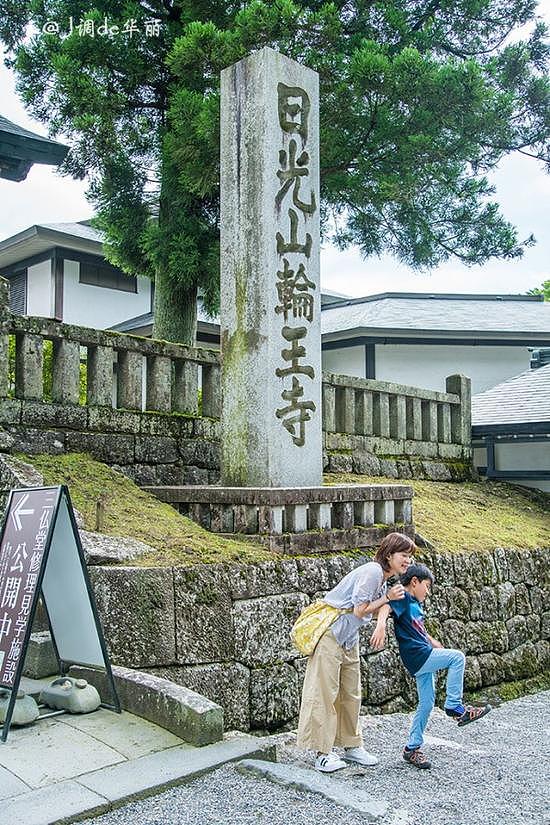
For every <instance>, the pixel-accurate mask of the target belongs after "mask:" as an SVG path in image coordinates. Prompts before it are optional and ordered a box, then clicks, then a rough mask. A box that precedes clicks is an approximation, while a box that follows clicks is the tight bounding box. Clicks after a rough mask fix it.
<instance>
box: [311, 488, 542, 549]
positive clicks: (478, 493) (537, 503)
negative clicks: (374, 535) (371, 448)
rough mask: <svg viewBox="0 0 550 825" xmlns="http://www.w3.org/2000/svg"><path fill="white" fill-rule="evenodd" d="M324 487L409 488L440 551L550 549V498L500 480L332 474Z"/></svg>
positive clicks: (424, 529)
mask: <svg viewBox="0 0 550 825" xmlns="http://www.w3.org/2000/svg"><path fill="white" fill-rule="evenodd" d="M325 483H326V484H381V483H383V484H407V485H410V486H411V487H412V488H413V490H414V498H413V518H414V523H415V526H416V529H417V532H418V533H420V535H422V536H423V537H424V538H426V539H428V541H429V542H430V543H431V544H433V545H435V547H436V548H437V549H439V550H449V551H451V552H453V551H461V550H493V549H494V548H495V547H518V548H520V549H526V550H528V549H531V548H533V547H550V496H549V495H548V494H546V493H542V492H539V491H538V490H531V489H529V488H527V487H518V486H514V485H513V484H505V483H503V482H497V481H481V482H475V481H463V482H460V483H452V482H444V481H417V480H416V479H403V480H399V479H398V480H396V479H393V478H371V477H370V476H358V475H347V474H342V473H331V474H328V475H326V476H325Z"/></svg>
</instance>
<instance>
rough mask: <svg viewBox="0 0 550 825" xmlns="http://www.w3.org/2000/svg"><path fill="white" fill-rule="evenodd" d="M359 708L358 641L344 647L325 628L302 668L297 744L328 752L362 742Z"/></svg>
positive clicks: (305, 747)
mask: <svg viewBox="0 0 550 825" xmlns="http://www.w3.org/2000/svg"><path fill="white" fill-rule="evenodd" d="M360 710H361V672H360V669H359V644H356V645H355V646H354V647H353V648H352V649H351V650H345V648H343V647H341V646H340V645H339V644H338V642H337V641H336V639H335V638H334V636H333V635H332V632H331V631H330V630H327V631H326V633H325V634H324V635H323V636H322V637H321V639H320V641H319V644H318V645H317V647H316V648H315V651H314V653H313V654H312V656H310V657H309V660H308V663H307V667H306V675H305V679H304V687H303V689H302V704H301V707H300V720H299V723H298V741H297V745H298V747H299V748H304V749H307V750H314V751H319V752H320V753H328V752H329V751H330V750H331V748H332V747H334V746H337V747H343V748H355V747H358V746H360V745H362V744H363V740H362V737H361V734H360V732H359V713H360Z"/></svg>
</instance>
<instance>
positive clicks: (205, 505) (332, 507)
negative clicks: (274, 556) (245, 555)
mask: <svg viewBox="0 0 550 825" xmlns="http://www.w3.org/2000/svg"><path fill="white" fill-rule="evenodd" d="M143 489H144V490H146V491H148V492H151V493H153V494H154V495H155V496H157V498H159V499H160V500H161V501H165V502H167V503H169V504H172V505H173V506H174V507H176V508H177V509H178V510H179V512H180V513H182V514H183V515H186V516H189V517H190V518H192V519H193V520H194V521H196V522H197V523H198V524H200V525H201V526H202V527H205V528H206V529H208V530H211V531H212V532H216V533H224V534H227V535H232V534H245V535H250V536H252V535H253V536H255V538H256V539H258V540H260V541H263V543H265V544H268V545H269V547H270V548H271V549H273V550H279V551H280V552H285V553H300V552H307V551H308V550H312V549H315V551H316V552H324V551H326V552H334V550H335V549H336V550H347V549H351V548H355V547H367V546H373V545H376V544H378V543H379V541H380V540H381V539H382V538H383V537H384V535H386V533H388V532H390V531H391V530H394V529H395V525H397V526H398V529H400V530H401V531H402V532H405V533H407V534H408V535H410V536H411V538H412V537H414V525H413V521H412V498H413V490H412V487H409V486H408V485H403V484H369V485H361V484H356V485H353V484H345V485H332V486H326V487H246V488H244V487H203V486H200V487H197V486H190V485H189V486H185V487H175V486H173V487H157V486H148V487H144V488H143Z"/></svg>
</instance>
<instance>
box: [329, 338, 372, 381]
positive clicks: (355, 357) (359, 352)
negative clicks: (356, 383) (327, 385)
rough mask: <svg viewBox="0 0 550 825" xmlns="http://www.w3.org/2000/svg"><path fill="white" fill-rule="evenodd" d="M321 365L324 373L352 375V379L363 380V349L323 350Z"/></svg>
mask: <svg viewBox="0 0 550 825" xmlns="http://www.w3.org/2000/svg"><path fill="white" fill-rule="evenodd" d="M322 364H323V371H324V372H335V373H337V374H338V375H353V376H354V378H364V377H365V347H363V346H360V347H346V348H345V349H329V350H323V353H322Z"/></svg>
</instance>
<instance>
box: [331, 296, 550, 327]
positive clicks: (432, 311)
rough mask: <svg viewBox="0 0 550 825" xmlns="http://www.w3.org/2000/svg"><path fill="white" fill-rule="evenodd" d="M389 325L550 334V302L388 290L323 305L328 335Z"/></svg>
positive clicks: (505, 297) (516, 297)
mask: <svg viewBox="0 0 550 825" xmlns="http://www.w3.org/2000/svg"><path fill="white" fill-rule="evenodd" d="M385 329H387V330H391V331H393V332H397V331H403V333H405V334H406V333H407V332H409V333H416V334H418V333H420V332H430V331H434V332H438V333H440V334H441V333H442V332H451V333H457V332H465V333H472V332H480V333H500V334H501V335H502V334H509V333H512V334H514V333H515V334H518V333H523V334H530V333H538V334H541V335H543V336H545V337H550V302H543V301H536V300H535V301H533V300H530V299H528V298H527V296H497V295H487V296H482V295H480V296H458V295H457V296H452V297H451V296H444V295H435V296H431V295H429V294H425V295H422V294H420V293H416V294H415V293H409V295H406V294H402V293H401V294H399V293H397V294H395V295H392V294H391V293H386V294H383V295H373V296H368V297H367V298H364V299H360V300H355V301H350V302H348V303H345V304H344V303H341V304H339V305H336V306H327V307H325V308H324V309H323V314H322V331H323V335H329V334H330V333H336V332H344V331H347V330H349V331H350V332H351V331H352V330H353V331H355V332H356V333H360V334H362V335H368V334H372V333H373V331H374V330H385Z"/></svg>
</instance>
